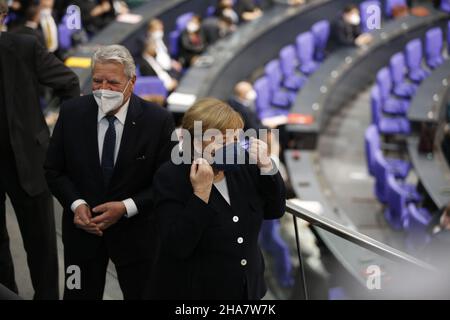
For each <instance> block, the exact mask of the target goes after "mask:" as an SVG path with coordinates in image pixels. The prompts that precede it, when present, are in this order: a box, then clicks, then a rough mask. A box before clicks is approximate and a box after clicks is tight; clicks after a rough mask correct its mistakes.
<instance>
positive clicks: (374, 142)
mask: <svg viewBox="0 0 450 320" xmlns="http://www.w3.org/2000/svg"><path fill="white" fill-rule="evenodd" d="M364 138H365V149H366V160H367V168H368V171H369V174H370V175H371V176H375V160H374V157H375V153H376V152H377V151H381V141H380V134H379V133H378V129H377V127H376V126H375V125H373V124H372V125H370V126H369V127H368V128H367V130H366V133H365V135H364ZM385 161H386V163H387V165H388V168H389V171H390V172H392V174H393V175H394V176H395V177H396V178H400V179H405V178H406V177H407V176H408V174H409V171H410V170H411V164H410V163H409V162H408V161H405V160H401V159H394V158H386V157H385Z"/></svg>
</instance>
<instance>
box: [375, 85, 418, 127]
mask: <svg viewBox="0 0 450 320" xmlns="http://www.w3.org/2000/svg"><path fill="white" fill-rule="evenodd" d="M370 105H371V110H372V123H373V124H375V125H376V126H377V128H378V132H380V133H381V134H384V135H392V134H410V133H411V125H410V123H409V121H408V119H407V118H405V117H385V116H383V114H382V100H381V95H380V90H379V88H378V86H374V87H373V88H372V91H371V94H370Z"/></svg>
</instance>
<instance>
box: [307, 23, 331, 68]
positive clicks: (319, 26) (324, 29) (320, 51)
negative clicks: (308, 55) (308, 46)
mask: <svg viewBox="0 0 450 320" xmlns="http://www.w3.org/2000/svg"><path fill="white" fill-rule="evenodd" d="M311 32H312V34H313V37H314V47H315V51H314V52H315V56H314V58H315V59H316V60H318V61H323V60H324V59H325V50H326V48H327V45H328V39H329V38H330V22H329V21H328V20H321V21H318V22H316V23H315V24H313V26H312V27H311Z"/></svg>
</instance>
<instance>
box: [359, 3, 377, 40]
mask: <svg viewBox="0 0 450 320" xmlns="http://www.w3.org/2000/svg"><path fill="white" fill-rule="evenodd" d="M373 7H376V8H377V10H378V12H379V13H380V16H381V3H380V1H377V0H369V1H363V2H361V4H360V5H359V12H360V15H361V31H362V32H370V31H372V30H371V28H370V26H369V24H368V23H369V21H370V18H371V15H372V14H373V12H372V11H371V10H370V9H372V8H373Z"/></svg>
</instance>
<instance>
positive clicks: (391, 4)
mask: <svg viewBox="0 0 450 320" xmlns="http://www.w3.org/2000/svg"><path fill="white" fill-rule="evenodd" d="M407 5H408V4H407V3H406V0H386V5H385V8H384V9H385V14H386V16H388V17H392V14H393V9H394V8H395V7H398V6H407Z"/></svg>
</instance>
